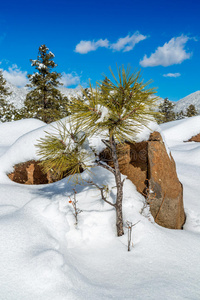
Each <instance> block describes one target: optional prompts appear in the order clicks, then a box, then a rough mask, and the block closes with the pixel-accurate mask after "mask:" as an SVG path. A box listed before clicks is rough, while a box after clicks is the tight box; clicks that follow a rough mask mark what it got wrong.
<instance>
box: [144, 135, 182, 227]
mask: <svg viewBox="0 0 200 300" xmlns="http://www.w3.org/2000/svg"><path fill="white" fill-rule="evenodd" d="M148 168H149V172H148V174H149V178H148V179H149V189H150V190H151V191H152V193H151V194H150V198H151V200H150V209H151V213H152V215H153V217H154V219H155V221H156V223H158V224H159V225H161V226H163V227H167V228H171V229H181V228H182V226H183V224H184V223H185V213H184V207H183V187H182V184H181V183H180V181H179V179H178V177H177V173H176V165H175V162H174V159H173V157H172V156H171V154H170V156H169V155H168V153H167V151H166V148H165V145H164V143H163V141H162V138H161V136H160V140H155V139H154V137H153V135H152V136H151V137H150V140H149V142H148Z"/></svg>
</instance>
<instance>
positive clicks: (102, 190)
mask: <svg viewBox="0 0 200 300" xmlns="http://www.w3.org/2000/svg"><path fill="white" fill-rule="evenodd" d="M87 183H88V184H89V185H94V186H95V187H96V188H97V189H98V190H100V192H101V199H102V200H103V201H105V202H106V203H108V204H110V205H111V206H114V207H115V204H113V203H112V202H110V201H108V200H107V199H106V197H105V195H104V192H105V186H103V187H100V186H99V185H98V184H96V183H95V182H93V181H87Z"/></svg>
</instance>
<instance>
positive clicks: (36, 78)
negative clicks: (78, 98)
mask: <svg viewBox="0 0 200 300" xmlns="http://www.w3.org/2000/svg"><path fill="white" fill-rule="evenodd" d="M54 57H55V56H54V54H53V53H52V52H51V51H49V49H48V48H47V47H46V45H41V46H40V47H39V52H38V56H37V59H36V60H33V59H31V60H30V61H31V64H32V66H33V67H35V69H36V70H37V71H36V72H34V73H33V74H32V75H31V74H29V75H28V78H29V80H30V83H29V84H28V85H27V86H28V87H30V88H31V91H30V92H29V93H28V94H27V96H26V100H25V102H24V105H25V108H24V110H25V116H26V117H36V118H38V119H40V120H42V121H44V122H46V123H50V122H52V121H54V120H57V119H59V118H62V117H65V116H66V115H67V105H68V99H67V97H65V96H64V95H62V94H61V92H60V91H59V90H58V87H59V85H61V83H60V81H59V79H60V78H61V74H60V73H57V72H55V71H54V68H56V67H57V64H55V62H54V61H53V59H54Z"/></svg>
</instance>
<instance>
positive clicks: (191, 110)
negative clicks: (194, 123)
mask: <svg viewBox="0 0 200 300" xmlns="http://www.w3.org/2000/svg"><path fill="white" fill-rule="evenodd" d="M197 115H198V111H197V110H196V107H195V106H194V105H193V104H190V105H189V106H188V108H187V110H186V116H187V117H194V116H197Z"/></svg>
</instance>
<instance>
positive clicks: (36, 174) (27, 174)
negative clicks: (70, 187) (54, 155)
mask: <svg viewBox="0 0 200 300" xmlns="http://www.w3.org/2000/svg"><path fill="white" fill-rule="evenodd" d="M8 177H9V178H10V179H11V180H12V181H15V182H17V183H22V184H45V183H50V182H52V181H51V178H50V177H49V175H47V174H44V173H43V172H42V169H41V167H40V165H39V162H37V161H34V160H31V161H27V162H25V163H20V164H17V165H15V166H14V171H13V172H12V173H10V174H8Z"/></svg>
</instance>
